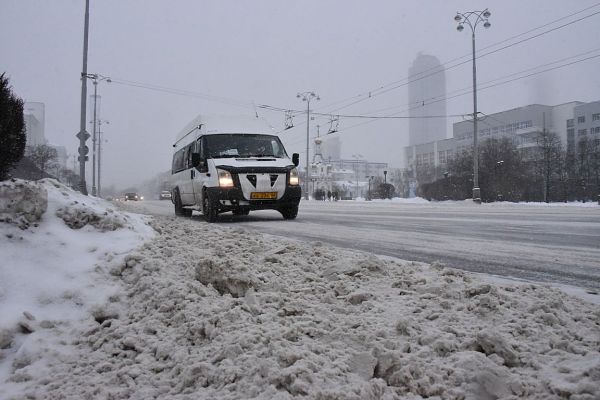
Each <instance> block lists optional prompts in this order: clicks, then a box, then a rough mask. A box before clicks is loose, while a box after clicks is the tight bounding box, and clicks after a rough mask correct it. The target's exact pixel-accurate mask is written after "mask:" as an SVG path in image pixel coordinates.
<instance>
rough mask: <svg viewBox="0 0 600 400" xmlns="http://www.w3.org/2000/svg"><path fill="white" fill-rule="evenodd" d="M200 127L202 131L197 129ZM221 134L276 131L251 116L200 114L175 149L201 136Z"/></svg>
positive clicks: (264, 121) (181, 134) (178, 140)
mask: <svg viewBox="0 0 600 400" xmlns="http://www.w3.org/2000/svg"><path fill="white" fill-rule="evenodd" d="M198 126H199V127H200V129H197V128H198ZM220 133H262V134H266V135H274V134H275V130H274V129H273V127H272V126H271V125H270V124H269V123H268V122H267V121H266V120H264V119H263V118H257V117H253V116H249V115H233V116H232V115H210V114H209V115H207V114H200V115H198V116H197V117H196V118H194V119H193V120H191V121H190V122H189V123H188V124H187V125H186V126H185V128H183V130H181V132H179V134H178V135H177V137H176V140H175V144H174V145H173V147H180V146H181V145H186V144H188V143H189V142H191V141H192V140H194V139H196V138H197V137H198V136H200V135H211V134H212V135H214V134H220Z"/></svg>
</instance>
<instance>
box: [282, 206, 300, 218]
mask: <svg viewBox="0 0 600 400" xmlns="http://www.w3.org/2000/svg"><path fill="white" fill-rule="evenodd" d="M279 212H280V213H281V215H282V216H283V219H296V217H297V216H298V206H297V205H295V206H288V207H284V208H281V209H279Z"/></svg>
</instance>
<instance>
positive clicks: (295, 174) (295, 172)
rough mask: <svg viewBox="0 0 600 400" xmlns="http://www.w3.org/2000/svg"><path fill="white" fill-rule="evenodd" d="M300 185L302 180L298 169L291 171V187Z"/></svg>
mask: <svg viewBox="0 0 600 400" xmlns="http://www.w3.org/2000/svg"><path fill="white" fill-rule="evenodd" d="M299 184H300V178H299V177H298V169H296V168H294V169H292V170H290V186H297V185H299Z"/></svg>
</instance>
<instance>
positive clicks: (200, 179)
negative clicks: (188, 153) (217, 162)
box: [192, 138, 209, 207]
mask: <svg viewBox="0 0 600 400" xmlns="http://www.w3.org/2000/svg"><path fill="white" fill-rule="evenodd" d="M202 143H203V140H202V138H199V139H198V140H197V141H196V144H195V151H196V152H197V153H198V154H200V165H198V166H196V168H194V169H195V171H196V172H195V175H196V176H195V179H194V180H193V182H192V190H193V192H194V203H195V204H196V205H197V206H200V207H202V190H203V189H204V184H205V182H206V181H207V179H209V176H208V161H207V159H206V154H205V151H204V145H203V144H202Z"/></svg>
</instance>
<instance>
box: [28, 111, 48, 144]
mask: <svg viewBox="0 0 600 400" xmlns="http://www.w3.org/2000/svg"><path fill="white" fill-rule="evenodd" d="M45 114H46V111H45V106H44V103H38V102H27V103H25V104H24V105H23V117H24V119H25V132H26V134H27V146H38V145H41V144H46V137H45V136H44V124H45V118H46V115H45Z"/></svg>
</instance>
